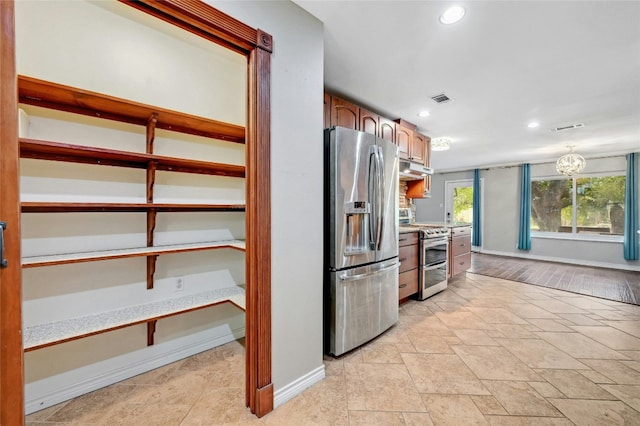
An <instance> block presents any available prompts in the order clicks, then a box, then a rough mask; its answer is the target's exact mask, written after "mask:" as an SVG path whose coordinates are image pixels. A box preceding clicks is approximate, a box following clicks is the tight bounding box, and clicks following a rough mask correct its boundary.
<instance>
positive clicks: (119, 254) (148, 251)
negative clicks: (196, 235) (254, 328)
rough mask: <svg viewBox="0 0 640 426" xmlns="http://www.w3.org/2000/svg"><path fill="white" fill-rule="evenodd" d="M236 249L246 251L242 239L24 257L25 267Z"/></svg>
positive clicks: (23, 264)
mask: <svg viewBox="0 0 640 426" xmlns="http://www.w3.org/2000/svg"><path fill="white" fill-rule="evenodd" d="M216 249H234V250H239V251H245V250H246V247H245V242H244V241H242V240H226V241H213V242H205V243H187V244H172V245H167V246H155V247H134V248H128V249H115V250H101V251H91V252H84V253H66V254H55V255H48V256H31V257H24V258H22V267H23V268H35V267H39V266H52V265H64V264H68V263H81V262H93V261H97V260H110V259H124V258H128V257H141V256H157V255H162V254H173V253H186V252H190V251H201V250H216Z"/></svg>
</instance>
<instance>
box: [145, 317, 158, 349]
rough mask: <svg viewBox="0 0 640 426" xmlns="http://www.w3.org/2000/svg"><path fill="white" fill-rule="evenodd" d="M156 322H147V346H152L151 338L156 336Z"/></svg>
mask: <svg viewBox="0 0 640 426" xmlns="http://www.w3.org/2000/svg"><path fill="white" fill-rule="evenodd" d="M157 323H158V320H151V321H149V322H147V346H153V336H154V334H156V324H157Z"/></svg>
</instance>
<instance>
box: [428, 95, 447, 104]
mask: <svg viewBox="0 0 640 426" xmlns="http://www.w3.org/2000/svg"><path fill="white" fill-rule="evenodd" d="M431 99H433V100H434V101H436V102H437V103H439V104H443V103H445V102H449V101H450V100H451V98H450V97H448V96H447V95H445V94H444V93H440V94H439V95H435V96H432V97H431Z"/></svg>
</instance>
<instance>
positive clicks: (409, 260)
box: [398, 244, 418, 273]
mask: <svg viewBox="0 0 640 426" xmlns="http://www.w3.org/2000/svg"><path fill="white" fill-rule="evenodd" d="M398 252H399V256H398V260H399V261H400V272H401V273H402V272H404V271H408V270H409V269H413V268H417V267H418V245H417V244H416V245H413V246H402V247H400V249H399V250H398Z"/></svg>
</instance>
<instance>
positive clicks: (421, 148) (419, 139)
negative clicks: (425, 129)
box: [409, 132, 428, 166]
mask: <svg viewBox="0 0 640 426" xmlns="http://www.w3.org/2000/svg"><path fill="white" fill-rule="evenodd" d="M427 139H428V138H427V137H426V136H425V135H421V134H420V133H418V132H415V133H414V134H413V140H412V141H411V152H410V157H409V159H410V160H411V161H413V162H416V163H420V164H423V165H425V166H426V165H427V164H426V160H427V155H426V153H427Z"/></svg>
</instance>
